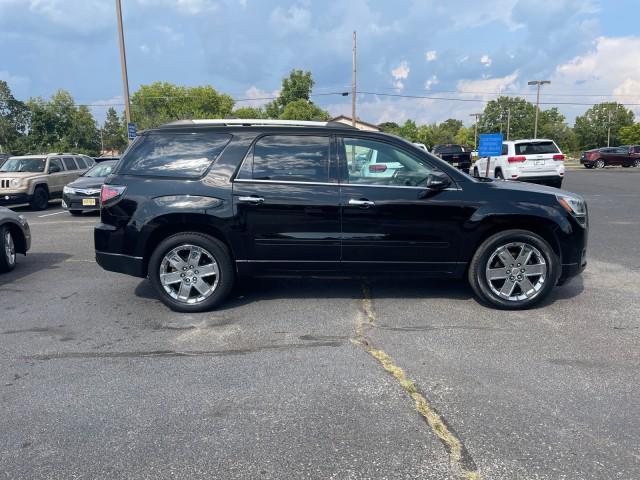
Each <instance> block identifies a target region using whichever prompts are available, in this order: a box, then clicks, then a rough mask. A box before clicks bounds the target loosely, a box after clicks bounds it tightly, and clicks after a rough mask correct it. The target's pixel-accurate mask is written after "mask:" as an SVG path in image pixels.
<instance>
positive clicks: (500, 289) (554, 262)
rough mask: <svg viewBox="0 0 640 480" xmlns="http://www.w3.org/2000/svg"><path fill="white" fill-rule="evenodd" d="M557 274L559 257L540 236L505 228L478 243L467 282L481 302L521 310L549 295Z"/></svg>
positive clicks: (558, 272)
mask: <svg viewBox="0 0 640 480" xmlns="http://www.w3.org/2000/svg"><path fill="white" fill-rule="evenodd" d="M559 274H560V262H559V259H558V257H557V255H556V254H555V253H554V251H553V249H552V248H551V247H550V246H549V244H548V243H547V242H546V241H545V240H544V239H543V238H542V237H540V236H539V235H536V234H535V233H533V232H530V231H527V230H507V231H504V232H500V233H497V234H495V235H493V236H491V237H489V238H488V239H487V240H485V241H484V243H482V245H480V248H478V250H477V251H476V253H475V255H474V256H473V259H472V260H471V265H470V267H469V283H470V284H471V287H472V288H473V291H474V292H475V293H476V295H477V296H478V297H479V299H480V300H481V301H482V302H484V303H486V304H488V305H490V306H493V307H497V308H501V309H505V310H521V309H526V308H530V307H532V306H533V305H535V304H536V303H538V302H540V301H541V300H543V299H544V298H545V297H546V296H547V295H549V292H550V291H551V289H552V288H553V287H554V285H555V284H556V282H557V280H558V277H559Z"/></svg>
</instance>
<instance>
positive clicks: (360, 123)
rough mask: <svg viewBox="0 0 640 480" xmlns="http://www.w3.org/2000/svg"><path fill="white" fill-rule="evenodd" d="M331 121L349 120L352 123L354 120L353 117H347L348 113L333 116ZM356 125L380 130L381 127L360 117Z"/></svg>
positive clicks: (341, 121)
mask: <svg viewBox="0 0 640 480" xmlns="http://www.w3.org/2000/svg"><path fill="white" fill-rule="evenodd" d="M329 121H330V122H340V123H343V122H345V121H347V122H349V125H351V124H352V122H353V121H352V119H351V117H347V116H346V115H338V116H337V117H335V118H332V119H331V120H329ZM356 125H363V126H365V127H368V128H371V129H375V130H377V131H380V127H378V126H377V125H375V124H373V123H369V122H365V121H363V120H360V119H359V118H358V119H356Z"/></svg>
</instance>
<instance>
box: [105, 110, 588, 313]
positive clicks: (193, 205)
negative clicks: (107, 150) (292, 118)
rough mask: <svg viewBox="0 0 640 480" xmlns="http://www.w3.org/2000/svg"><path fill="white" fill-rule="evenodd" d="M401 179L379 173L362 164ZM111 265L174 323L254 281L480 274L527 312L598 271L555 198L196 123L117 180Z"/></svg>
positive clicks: (296, 133) (313, 143)
mask: <svg viewBox="0 0 640 480" xmlns="http://www.w3.org/2000/svg"><path fill="white" fill-rule="evenodd" d="M362 155H366V156H367V157H375V158H376V162H377V163H381V162H384V163H385V164H387V165H388V166H390V168H388V169H386V171H384V172H382V171H380V172H378V171H376V172H369V170H368V169H362V168H358V165H357V159H358V158H359V157H360V156H362ZM101 204H102V208H101V223H99V224H98V226H97V227H96V229H95V248H96V259H97V261H98V263H99V264H100V265H101V266H102V267H103V268H104V269H106V270H111V271H115V272H121V273H126V274H129V275H134V276H137V277H148V278H149V280H150V281H151V284H152V285H153V287H154V288H155V290H156V291H157V293H158V295H159V296H160V298H161V299H162V301H163V302H164V303H165V304H167V305H168V306H169V307H171V308H172V309H174V310H178V311H184V312H198V311H203V310H206V309H209V308H212V307H214V306H216V305H218V304H220V303H221V302H222V301H223V300H224V298H225V297H226V296H227V294H228V293H229V291H230V290H231V288H232V285H233V283H234V280H235V279H236V278H238V277H242V276H251V275H267V276H268V275H293V276H298V275H305V274H309V275H311V274H312V275H318V274H328V275H336V274H340V275H345V274H346V275H354V276H368V275H383V276H390V275H397V274H400V275H405V276H406V275H407V274H416V275H421V276H430V277H463V276H465V275H466V276H467V277H468V279H469V282H470V283H471V286H472V287H473V290H474V291H475V293H476V294H477V295H478V297H479V298H480V299H481V300H482V301H483V302H484V303H486V304H489V305H493V306H496V307H499V308H510V309H518V308H526V307H530V306H531V305H533V304H534V303H536V302H538V301H540V300H542V299H543V298H544V297H546V296H547V295H548V294H549V292H550V291H551V289H553V287H554V286H555V285H556V284H559V283H561V282H564V281H565V280H566V279H567V278H569V277H571V276H574V275H577V274H578V273H580V272H581V271H582V270H583V269H584V267H585V265H586V243H587V224H588V221H587V210H586V204H585V202H584V200H583V199H582V198H580V197H579V196H577V195H574V194H571V193H568V192H564V191H561V190H557V189H555V188H550V187H543V186H538V185H531V184H525V183H516V182H508V181H502V180H497V181H494V180H489V179H476V178H472V177H470V176H469V175H466V174H465V173H463V172H461V171H460V170H457V169H456V168H454V167H452V166H451V165H449V164H447V163H446V162H444V161H442V160H440V159H439V158H437V157H435V156H433V155H431V154H429V153H427V152H425V151H424V150H421V149H419V148H416V147H415V146H414V145H412V144H411V143H409V142H406V141H404V140H402V139H400V138H397V137H394V136H390V135H386V134H383V133H378V132H365V131H360V130H357V129H354V128H352V127H348V126H344V125H340V124H332V123H319V122H287V121H268V120H212V121H206V120H188V121H180V122H175V123H172V124H168V125H165V126H163V127H160V128H157V129H154V130H149V131H146V132H143V133H142V134H141V135H140V136H139V137H138V138H137V139H136V141H135V143H133V144H132V146H131V147H130V148H129V149H128V151H127V152H126V153H125V155H124V156H123V157H122V159H121V161H120V163H118V165H117V166H116V167H115V168H114V170H113V172H112V174H111V175H110V176H109V177H107V179H106V182H105V185H103V187H102V192H101Z"/></svg>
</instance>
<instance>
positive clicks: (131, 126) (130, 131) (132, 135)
mask: <svg viewBox="0 0 640 480" xmlns="http://www.w3.org/2000/svg"><path fill="white" fill-rule="evenodd" d="M127 132H128V134H129V140H133V139H134V138H136V124H135V123H128V124H127ZM481 137H482V135H481Z"/></svg>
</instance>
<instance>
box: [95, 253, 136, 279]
mask: <svg viewBox="0 0 640 480" xmlns="http://www.w3.org/2000/svg"><path fill="white" fill-rule="evenodd" d="M96 262H97V263H98V265H100V266H101V267H102V268H104V269H105V270H108V271H110V272H117V273H124V274H125V275H132V276H134V277H141V278H145V277H146V271H145V268H144V259H143V258H142V257H133V256H130V255H122V254H120V253H108V252H101V251H99V250H96Z"/></svg>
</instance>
